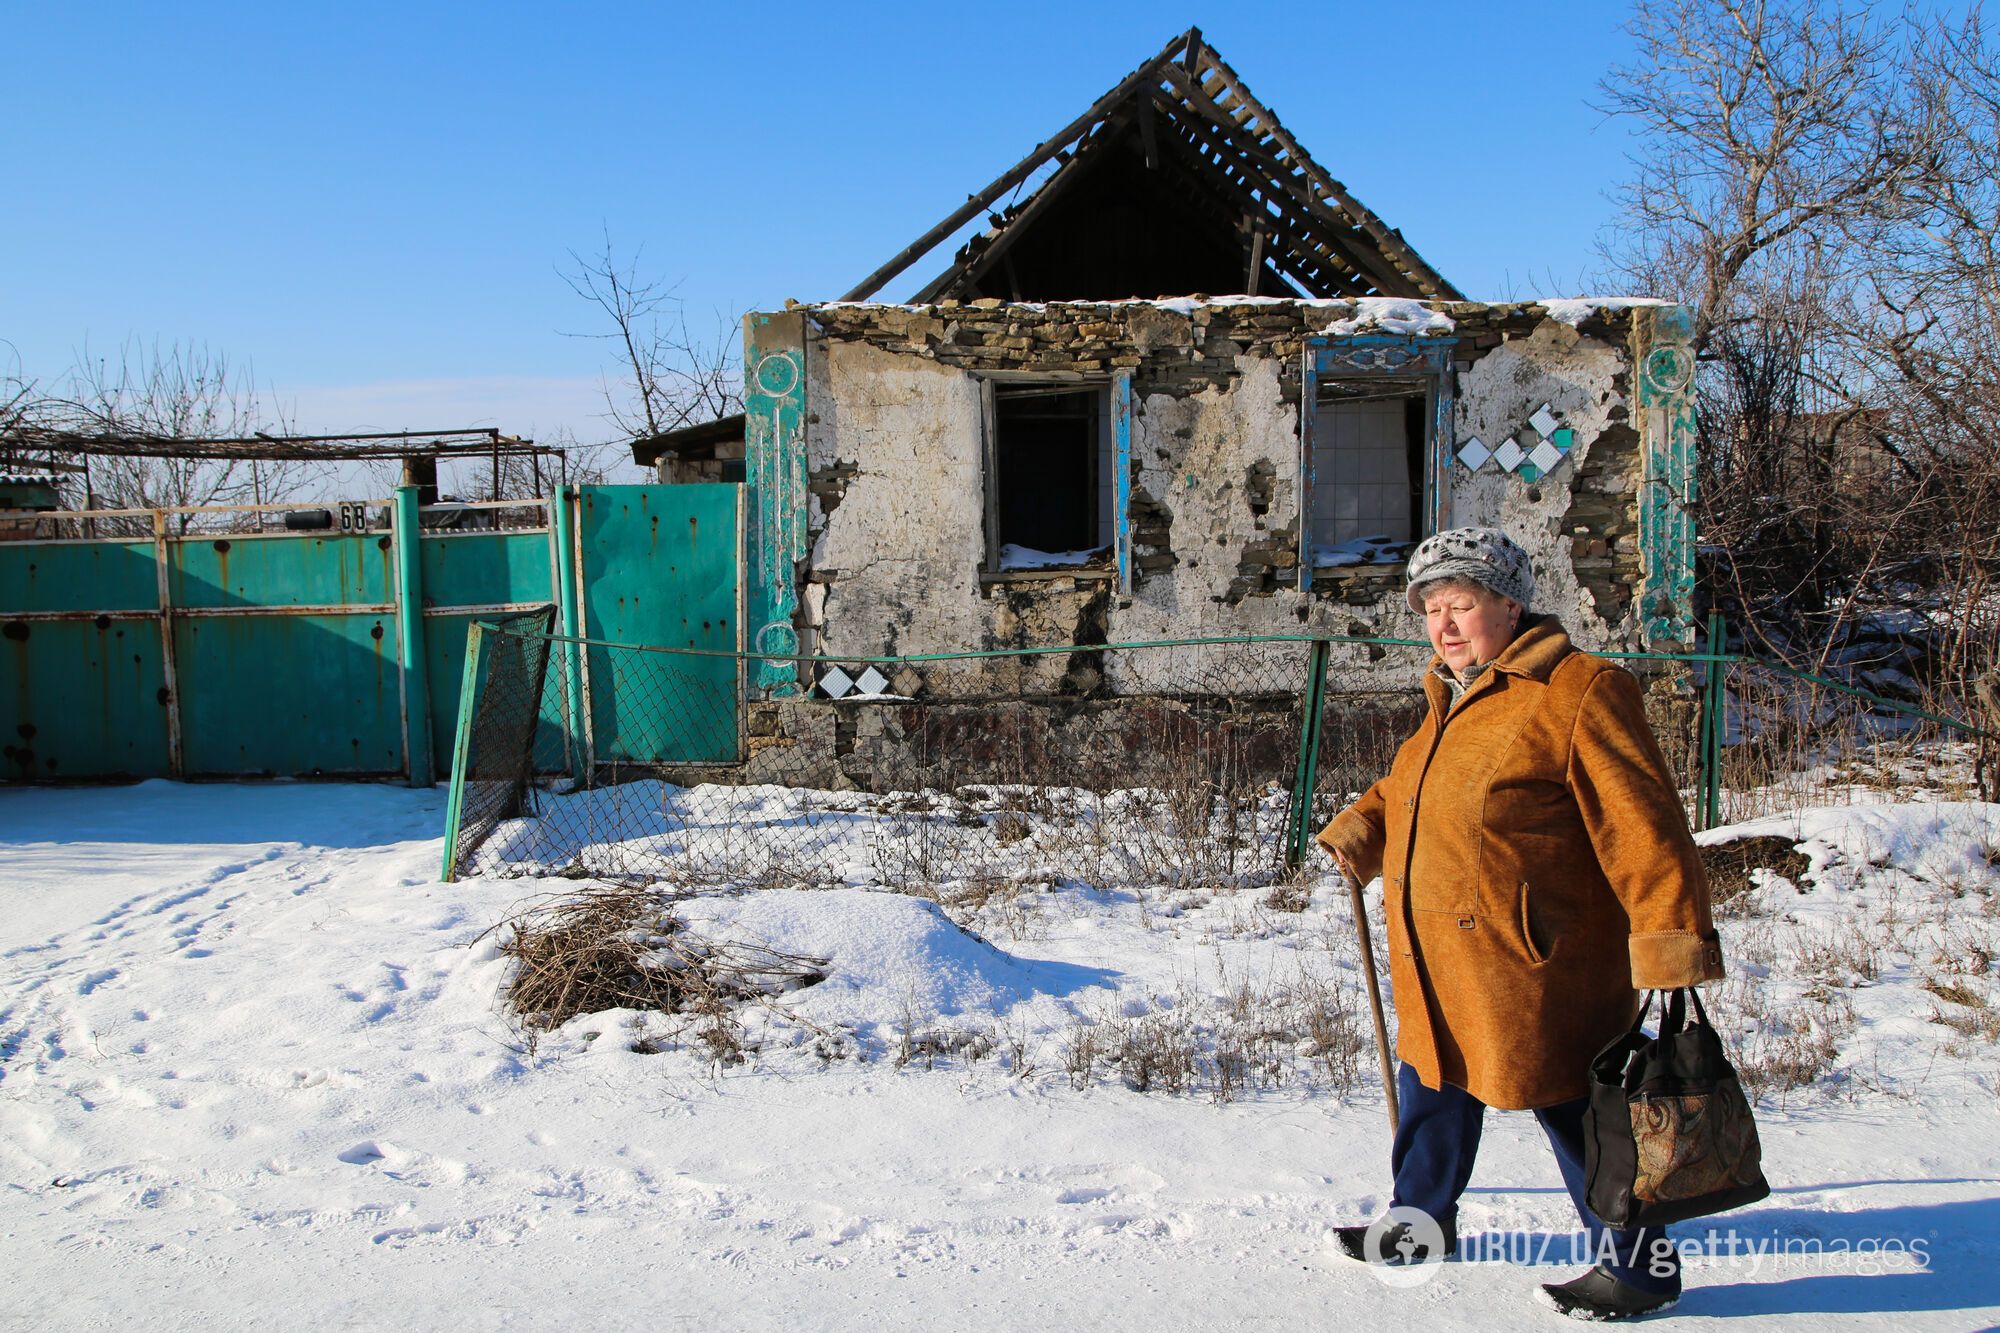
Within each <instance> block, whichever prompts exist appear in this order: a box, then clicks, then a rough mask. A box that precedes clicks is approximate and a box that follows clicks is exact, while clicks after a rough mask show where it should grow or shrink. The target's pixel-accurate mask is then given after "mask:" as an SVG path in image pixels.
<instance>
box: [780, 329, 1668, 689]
mask: <svg viewBox="0 0 2000 1333" xmlns="http://www.w3.org/2000/svg"><path fill="white" fill-rule="evenodd" d="M1442 308H1443V309H1445V310H1446V311H1447V312H1448V313H1450V314H1451V315H1452V317H1453V318H1454V319H1455V320H1456V321H1457V325H1458V327H1457V329H1456V330H1455V336H1456V338H1457V340H1458V341H1457V343H1456V345H1455V349H1454V356H1455V357H1456V358H1457V360H1456V363H1455V366H1454V370H1453V374H1454V376H1455V379H1454V387H1455V402H1456V411H1455V423H1454V424H1455V430H1456V433H1457V437H1458V439H1459V440H1462V439H1464V438H1466V437H1467V436H1470V435H1472V434H1478V435H1480V436H1481V437H1482V438H1484V439H1485V440H1486V441H1487V442H1488V443H1489V444H1498V443H1499V442H1500V441H1501V440H1502V439H1505V438H1506V437H1508V436H1509V435H1514V434H1518V433H1519V432H1520V431H1522V430H1524V429H1525V428H1526V423H1527V418H1528V416H1529V414H1530V413H1531V412H1532V411H1533V410H1534V409H1535V408H1536V407H1538V406H1540V405H1541V404H1542V403H1544V402H1547V403H1550V404H1551V405H1552V406H1553V407H1554V408H1555V410H1556V411H1557V412H1558V413H1559V414H1560V415H1562V416H1563V417H1564V419H1565V423H1566V424H1567V425H1569V426H1570V427H1571V428H1572V429H1573V430H1574V431H1575V444H1574V447H1573V450H1572V453H1571V456H1570V458H1569V459H1568V460H1567V461H1566V462H1564V463H1563V464H1562V465H1561V466H1560V467H1558V468H1557V469H1556V470H1555V471H1553V472H1552V473H1551V474H1550V475H1548V476H1547V477H1545V478H1542V479H1540V480H1538V481H1537V482H1532V483H1531V482H1526V481H1524V480H1522V479H1521V478H1520V477H1518V476H1516V475H1512V474H1507V473H1505V472H1502V471H1500V470H1499V469H1498V467H1497V465H1495V464H1488V465H1487V467H1486V468H1485V469H1483V470H1482V471H1481V472H1480V473H1478V474H1472V473H1469V472H1467V471H1466V469H1465V468H1464V467H1463V466H1462V465H1460V464H1458V463H1456V462H1454V463H1453V464H1452V465H1451V468H1450V471H1449V475H1448V478H1447V484H1448V485H1449V487H1450V488H1451V494H1452V498H1451V506H1452V508H1451V513H1452V521H1453V522H1454V523H1460V524H1463V523H1492V524H1495V525H1497V526H1501V527H1504V528H1506V529H1507V530H1508V531H1510V532H1512V533H1514V534H1515V535H1516V536H1517V537H1518V538H1520V539H1522V540H1523V543H1524V544H1525V545H1527V546H1528V548H1529V549H1530V552H1531V554H1532V555H1533V557H1534V561H1535V566H1536V573H1537V577H1538V580H1539V581H1540V583H1541V585H1542V588H1543V595H1542V598H1541V600H1542V603H1543V605H1544V607H1546V608H1547V609H1550V610H1554V611H1556V612H1557V613H1558V614H1560V615H1562V616H1563V618H1564V619H1565V622H1566V623H1567V624H1569V625H1570V626H1571V628H1572V629H1573V630H1574V631H1575V632H1576V633H1577V635H1578V637H1579V639H1580V640H1582V641H1583V642H1585V643H1586V644H1591V645H1597V646H1622V645H1623V644H1625V643H1626V642H1627V641H1629V639H1630V637H1631V636H1632V634H1633V633H1634V625H1633V619H1632V616H1631V614H1630V605H1631V598H1632V590H1633V587H1634V586H1635V585H1636V582H1637V579H1638V574H1639V563H1638V551H1637V545H1636V541H1637V539H1636V508H1635V506H1636V501H1635V497H1634V491H1635V488H1636V481H1637V476H1636V472H1637V467H1638V457H1639V451H1638V441H1637V436H1636V434H1635V433H1634V432H1633V431H1632V430H1631V428H1630V424H1629V421H1628V415H1629V414H1628V406H1627V403H1626V396H1625V395H1626V351H1625V341H1626V332H1627V329H1626V324H1625V317H1624V315H1623V314H1622V312H1616V311H1612V312H1598V313H1594V314H1592V315H1591V316H1590V317H1589V318H1587V319H1585V320H1584V321H1582V324H1581V328H1580V329H1579V328H1576V327H1571V326H1570V325H1566V324H1563V323H1560V322H1557V321H1554V320H1552V319H1550V318H1548V317H1547V315H1546V313H1545V312H1544V311H1543V310H1541V309H1540V308H1539V307H1535V306H1532V305H1529V306H1521V305H1513V306H1475V305H1458V304H1454V305H1450V306H1445V307H1442ZM806 313H807V315H808V320H809V323H808V328H809V329H810V330H811V332H810V334H809V342H810V345H809V350H808V355H807V365H808V370H809V381H808V402H807V409H808V415H807V436H806V440H807V456H808V467H809V475H810V488H811V492H812V495H811V500H810V511H811V512H810V514H809V523H810V529H809V530H810V533H811V542H812V544H811V557H810V560H809V561H808V567H807V570H806V571H805V581H806V582H805V588H804V595H803V596H802V599H801V614H802V616H803V618H804V620H805V622H806V627H807V628H809V629H811V630H813V631H815V632H816V635H817V638H816V646H817V649H818V651H820V652H822V653H825V654H827V655H829V656H834V657H842V656H850V657H862V656H874V655H885V654H890V653H898V652H904V653H915V652H937V651H950V650H958V649H977V648H997V647H1007V646H1020V647H1029V646H1047V645H1053V644H1064V643H1095V642H1106V641H1110V642H1124V641H1133V640H1148V639H1163V638H1186V637H1202V636H1215V635H1225V634H1271V633H1287V632H1301V631H1303V630H1311V631H1312V632H1316V633H1330V634H1342V635H1354V636H1394V637H1420V633H1421V631H1420V626H1419V625H1418V623H1417V621H1416V620H1415V618H1414V617H1413V616H1412V615H1411V614H1410V613H1409V611H1408V609H1407V607H1406V606H1405V604H1404V601H1403V593H1402V575H1401V568H1400V566H1374V567H1349V568H1346V569H1337V570H1328V571H1322V572H1321V573H1320V574H1319V575H1318V577H1317V578H1316V579H1315V581H1314V584H1313V587H1312V589H1311V591H1310V592H1309V593H1301V592H1300V591H1299V590H1298V587H1297V582H1298V580H1297V564H1296V561H1297V556H1296V551H1297V545H1298V523H1299V497H1298V495H1297V458H1298V422H1299V397H1300V364H1301V360H1302V354H1303V351H1304V348H1305V345H1306V339H1308V338H1309V337H1311V336H1313V335H1314V334H1316V333H1318V332H1319V331H1320V330H1321V329H1323V328H1325V327H1326V326H1327V324H1328V323H1329V322H1330V321H1331V320H1332V319H1333V318H1335V317H1336V316H1338V315H1340V314H1341V313H1342V310H1341V309H1340V308H1339V307H1338V304H1337V303H1334V304H1333V305H1332V306H1329V304H1328V303H1313V302H1268V301H1267V302H1259V303H1216V304H1200V303H1194V302H1188V303H1159V304H1156V303H1120V304H1112V305H1049V306H1019V305H1002V304H1000V303H998V302H975V303H972V304H970V305H964V306H960V305H955V304H953V303H944V304H941V305H939V306H933V307H919V308H912V307H896V306H822V307H808V308H807V311H806ZM1121 370H1122V371H1126V372H1129V373H1130V375H1131V377H1132V420H1131V484H1132V506H1131V521H1132V530H1133V534H1134V541H1133V567H1134V568H1133V580H1132V588H1131V591H1130V593H1129V595H1128V594H1121V593H1119V592H1118V591H1117V589H1116V586H1115V583H1114V582H1113V581H1112V580H1111V579H1110V578H1109V577H1107V576H1105V575H1104V574H1102V573H1094V572H1079V573H1074V574H1057V575H1053V576H1052V575H1050V574H1046V573H1044V574H1038V575H1034V576H1028V575H1022V576H1017V577H1007V578H998V579H996V578H994V577H991V576H990V575H989V576H988V577H985V578H982V576H981V573H982V564H983V561H984V557H985V534H984V527H983V519H984V504H983V498H982V485H983V477H982V462H981V439H980V433H981V418H980V392H979V381H978V378H977V377H978V375H979V373H981V372H996V371H1004V372H1012V373H1023V372H1026V373H1035V374H1045V375H1051V376H1062V375H1071V376H1080V377H1086V378H1091V379H1098V380H1101V379H1102V378H1104V377H1107V376H1109V375H1111V374H1114V373H1117V372H1118V371H1121ZM1453 443H1454V445H1455V444H1456V443H1457V441H1456V440H1455V441H1454V442H1453ZM811 641H814V640H811V639H809V642H811ZM1410 658H1411V654H1409V653H1407V652H1390V653H1384V652H1383V651H1382V650H1380V649H1372V650H1371V649H1366V648H1362V647H1359V646H1355V647H1343V648H1341V649H1339V650H1337V652H1336V657H1335V678H1334V680H1333V681H1332V682H1331V683H1332V685H1333V687H1334V688H1336V689H1340V690H1361V691H1365V690H1369V689H1377V690H1381V689H1403V688H1407V684H1408V675H1409V671H1410ZM1099 668H1102V669H1103V670H1106V671H1108V672H1109V673H1110V675H1111V684H1112V687H1113V688H1114V689H1116V688H1118V687H1119V686H1120V681H1119V679H1118V675H1119V669H1120V668H1119V659H1118V658H1117V657H1116V656H1115V655H1113V657H1112V658H1111V660H1110V661H1109V662H1102V661H1098V662H1093V663H1091V664H1088V669H1085V670H1079V664H1078V663H1077V662H1076V661H1075V660H1065V659H1063V658H1059V657H1058V658H1049V659H1044V660H1038V661H1033V662H1028V663H1008V664H1007V665H1006V666H1005V667H1003V668H994V667H992V666H989V665H981V666H979V667H976V668H973V667H965V668H951V667H934V668H927V670H926V676H927V680H928V681H929V682H930V684H931V686H932V692H933V693H951V692H953V691H952V690H951V689H949V688H945V686H946V682H947V679H948V678H951V677H954V676H965V677H966V679H967V681H968V682H976V681H983V682H984V684H985V687H986V688H989V689H990V688H992V687H993V685H994V684H995V682H993V681H992V680H991V679H990V674H991V672H992V671H994V670H996V669H999V670H1005V671H1008V672H1010V673H1013V675H1014V676H1015V680H1014V682H1013V684H1014V686H1015V687H1016V688H1020V689H1023V690H1027V691H1038V690H1050V691H1052V692H1089V690H1091V689H1093V688H1095V687H1096V684H1097V681H1098V680H1099V679H1101V677H1100V676H1097V675H1093V674H1092V672H1095V671H1097V670H1098V669H1099ZM974 692H980V691H977V690H975V691H974Z"/></svg>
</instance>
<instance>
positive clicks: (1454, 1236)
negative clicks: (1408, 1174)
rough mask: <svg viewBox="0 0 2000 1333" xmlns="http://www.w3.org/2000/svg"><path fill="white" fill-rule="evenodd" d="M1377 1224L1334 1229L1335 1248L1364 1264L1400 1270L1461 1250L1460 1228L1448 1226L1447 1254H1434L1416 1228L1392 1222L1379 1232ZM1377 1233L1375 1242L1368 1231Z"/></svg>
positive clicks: (1404, 1223) (1445, 1232)
mask: <svg viewBox="0 0 2000 1333" xmlns="http://www.w3.org/2000/svg"><path fill="white" fill-rule="evenodd" d="M1378 1225H1379V1224H1377V1223H1372V1222H1371V1223H1369V1224H1368V1225H1367V1226H1359V1227H1335V1228H1334V1229H1333V1247H1334V1248H1335V1249H1336V1250H1339V1251H1340V1252H1341V1253H1342V1254H1344V1255H1346V1256H1347V1257H1348V1258H1350V1259H1359V1260H1360V1261H1361V1262H1362V1263H1364V1264H1388V1265H1390V1266H1391V1267H1397V1268H1400V1267H1402V1266H1403V1265H1405V1264H1423V1263H1430V1262H1432V1261H1434V1260H1441V1259H1444V1258H1445V1257H1446V1256H1448V1255H1451V1254H1453V1253H1455V1252H1456V1251H1457V1249H1458V1229H1457V1228H1456V1227H1445V1228H1443V1232H1444V1254H1433V1253H1431V1246H1430V1244H1428V1243H1427V1242H1426V1241H1425V1240H1424V1238H1422V1237H1420V1236H1418V1235H1417V1233H1416V1228H1414V1227H1412V1226H1411V1225H1410V1224H1409V1223H1407V1222H1391V1223H1389V1225H1387V1226H1385V1227H1381V1228H1380V1230H1377V1229H1376V1228H1377V1226H1378ZM1371 1231H1374V1232H1375V1236H1374V1238H1373V1243H1372V1244H1371V1243H1370V1237H1369V1234H1368V1233H1369V1232H1371Z"/></svg>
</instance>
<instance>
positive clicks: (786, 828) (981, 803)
mask: <svg viewBox="0 0 2000 1333" xmlns="http://www.w3.org/2000/svg"><path fill="white" fill-rule="evenodd" d="M481 638H482V640H483V653H484V656H483V660H481V661H479V662H477V663H476V664H475V665H474V667H473V671H474V673H475V676H476V688H475V689H474V691H473V695H472V698H471V700H470V701H469V706H470V707H471V709H472V713H471V720H470V723H469V725H468V726H466V727H465V728H463V730H462V737H463V740H462V743H463V744H464V746H465V748H466V753H465V754H464V755H463V756H461V759H460V763H461V765H462V768H463V771H464V773H465V774H466V781H465V783H464V784H463V785H464V787H465V792H466V794H465V796H464V798H463V800H462V802H461V805H460V808H459V810H458V811H457V820H456V826H455V827H456V837H455V839H454V844H453V847H452V850H451V858H452V863H453V868H454V869H455V870H456V871H457V872H459V873H486V874H542V875H547V874H565V873H568V874H587V875H599V876H635V877H643V878H647V879H659V880H668V881H686V882H699V883H705V884H741V885H778V884H783V885H796V884H814V885H824V884H838V883H881V884H890V885H902V884H909V883H922V884H926V885H933V886H938V887H940V888H941V889H942V890H943V891H944V892H946V893H960V894H966V895H976V894H978V893H980V892H986V891H990V890H991V889H992V888H994V887H997V886H998V885H1000V884H1002V883H1009V884H1020V883H1027V882H1045V883H1056V882H1065V881H1072V882H1083V883H1088V884H1091V885H1093V886H1095V887H1097V888H1099V889H1103V890H1107V891H1115V890H1117V889H1119V888H1121V887H1130V886H1136V885H1142V884H1143V885H1177V884H1181V885H1191V884H1203V885H1238V886H1241V885H1252V884H1266V883H1270V882H1273V881H1275V880H1278V879H1280V878H1282V877H1283V876H1284V875H1285V873H1286V866H1287V864H1288V862H1289V861H1291V860H1293V859H1295V858H1296V856H1297V853H1298V850H1299V847H1300V846H1301V843H1300V839H1299V829H1300V827H1301V821H1300V820H1299V819H1298V818H1297V817H1295V810H1296V809H1297V805H1296V802H1297V799H1298V795H1299V792H1300V786H1299V774H1300V772H1301V768H1302V766H1301V764H1300V762H1299V755H1300V744H1301V741H1302V738H1306V739H1313V740H1316V741H1317V744H1318V762H1317V765H1316V767H1317V768H1318V770H1319V771H1320V772H1323V773H1325V774H1328V775H1337V776H1335V784H1336V785H1340V784H1343V783H1344V784H1347V785H1349V786H1353V785H1355V784H1356V783H1357V782H1358V783H1359V784H1360V785H1365V783H1366V781H1367V780H1372V777H1373V776H1374V774H1371V775H1369V777H1368V778H1366V779H1363V778H1361V776H1360V775H1362V774H1363V773H1366V772H1367V771H1368V769H1369V768H1370V767H1371V766H1372V765H1374V764H1376V763H1378V762H1383V761H1386V757H1387V755H1388V754H1389V753H1393V748H1394V744H1395V741H1396V740H1399V739H1400V737H1401V735H1402V734H1403V733H1404V732H1405V731H1407V726H1406V725H1405V721H1404V719H1406V718H1407V717H1408V716H1409V715H1410V714H1411V712H1412V705H1413V703H1414V701H1415V700H1416V699H1417V698H1418V696H1417V695H1416V694H1415V692H1414V690H1410V691H1403V692H1400V693H1397V694H1393V695H1390V696H1385V697H1384V698H1383V699H1382V700H1381V701H1380V702H1379V703H1378V704H1376V705H1375V706H1373V707H1372V708H1370V709H1369V710H1368V711H1367V712H1366V716H1365V720H1364V722H1363V724H1361V725H1358V726H1354V727H1347V726H1339V727H1313V728H1310V729H1309V728H1308V726H1307V721H1308V717H1307V701H1308V699H1309V698H1317V697H1319V696H1318V695H1316V694H1314V693H1313V692H1311V691H1310V690H1309V689H1308V686H1309V680H1308V677H1309V675H1310V673H1311V672H1312V671H1313V670H1314V662H1313V657H1312V653H1313V648H1312V644H1311V643H1310V641H1307V640H1303V639H1290V638H1286V639H1230V640H1202V641H1181V642H1175V643H1171V644H1153V645H1101V646H1098V645H1092V646H1086V647H1080V648H1062V649H1044V650H1022V651H1018V652H998V653H978V654H970V653H968V654H949V655H936V656H927V657H913V658H894V659H870V660H865V661H857V660H855V659H843V660H842V661H841V662H839V663H837V664H836V663H807V664H805V665H806V666H807V667H809V668H811V679H810V687H811V688H810V693H804V692H802V693H801V695H800V697H797V698H792V699H770V700H761V699H746V692H745V690H744V689H743V687H742V674H741V673H742V672H743V671H744V670H746V669H754V667H755V659H743V658H739V657H736V656H734V655H729V654H717V653H699V652H685V651H671V650H663V649H652V648H635V647H622V646H614V645H610V644H601V643H588V642H581V641H574V640H565V639H561V638H557V637H552V636H550V635H548V634H546V633H538V632H522V631H521V630H520V629H519V628H518V627H509V628H505V629H495V628H493V627H488V628H485V629H484V630H483V631H482V634H481ZM1356 651H1357V652H1359V651H1360V650H1356ZM1379 651H1380V650H1379V649H1378V650H1377V652H1378V653H1379ZM1404 651H1409V650H1408V649H1407V648H1405V649H1404ZM1411 680H1412V681H1413V682H1414V672H1413V674H1412V676H1411ZM829 691H833V692H835V693H837V694H838V695H839V696H840V697H837V698H829V697H827V694H828V692H829ZM578 723H581V725H577V724H578ZM1399 728H1400V729H1399ZM1379 771H1380V770H1379V768H1378V769H1376V774H1379ZM1314 827H1316V825H1315V826H1314Z"/></svg>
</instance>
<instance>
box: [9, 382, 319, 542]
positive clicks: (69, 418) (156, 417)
mask: <svg viewBox="0 0 2000 1333" xmlns="http://www.w3.org/2000/svg"><path fill="white" fill-rule="evenodd" d="M38 416H39V424H42V425H45V426H49V427H53V428H56V429H59V430H63V431H68V432H73V433H76V434H79V435H98V436H105V437H111V438H117V437H143V438H146V439H150V440H192V439H201V438H214V437H226V438H245V437H249V436H252V435H255V434H257V433H259V432H264V433H270V434H284V433H287V431H288V429H289V428H288V426H287V425H286V423H285V421H284V418H283V416H282V415H281V414H280V413H279V412H277V411H276V410H275V409H266V408H265V407H264V405H263V404H262V402H261V401H260V399H259V397H258V394H257V391H256V387H255V381H254V379H253V378H252V377H251V376H250V374H249V373H248V372H247V371H238V370H237V369H236V368H235V367H234V366H232V364H231V363H230V361H229V359H228V358H227V357H226V356H224V355H222V354H220V353H214V352H210V351H209V350H208V349H207V348H204V347H197V346H193V345H190V344H183V343H172V344H169V345H167V346H165V347H161V346H159V345H158V344H155V345H154V346H152V347H151V348H142V347H140V346H139V345H138V344H136V343H129V342H128V343H126V344H125V345H124V346H123V347H121V348H120V349H119V353H118V356H117V358H116V359H115V360H114V359H111V358H108V357H92V356H91V355H90V354H89V353H88V351H86V352H85V353H84V354H83V355H82V356H81V357H80V358H79V361H78V364H77V366H76V367H75V368H74V369H73V370H71V372H70V374H69V376H68V379H67V381H66V382H65V384H64V386H63V389H62V391H61V392H60V393H58V394H57V395H55V396H54V397H53V398H51V399H49V400H46V401H44V402H43V403H41V404H40V405H39V407H38ZM83 461H84V462H85V463H86V465H87V467H88V471H87V472H86V473H85V474H84V475H85V477H86V484H87V486H88V489H89V492H90V500H91V507H93V508H99V509H167V508H187V507H191V506H201V505H243V504H276V503H280V502H282V501H283V500H285V499H286V498H288V497H290V496H292V495H295V494H297V493H298V491H299V490H300V489H301V488H303V487H304V486H305V485H307V484H308V483H309V482H310V481H311V480H312V479H313V478H314V477H315V476H316V475H317V474H316V472H315V469H314V466H313V465H312V464H309V463H303V462H286V461H271V460H261V461H249V460H243V459H216V458H141V457H131V456H97V457H93V458H89V459H86V460H83ZM176 522H177V525H178V526H179V528H180V529H181V530H182V531H187V530H188V529H190V528H191V527H193V526H195V516H194V515H191V514H186V513H182V514H179V515H177V516H176Z"/></svg>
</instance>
